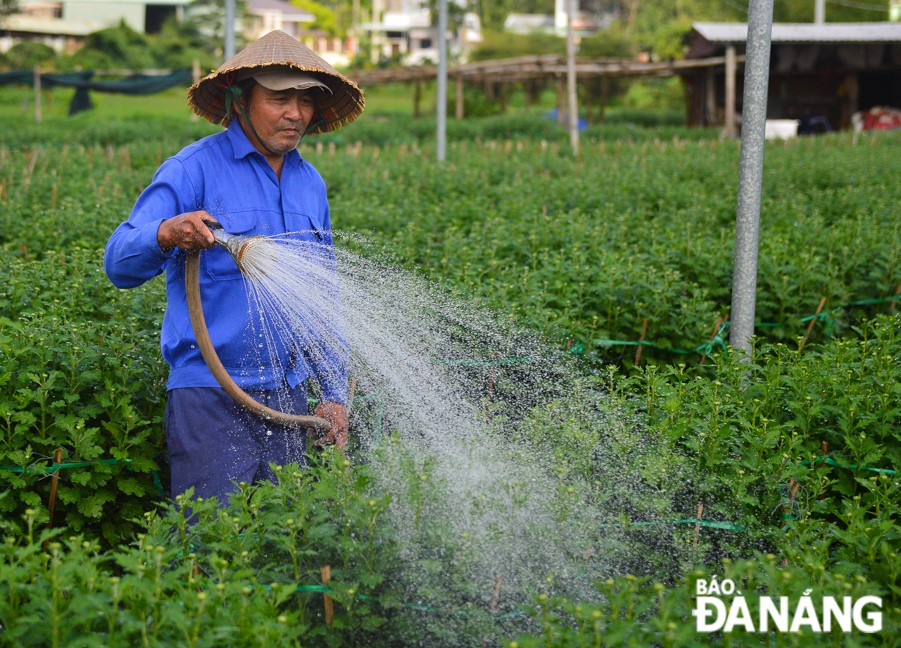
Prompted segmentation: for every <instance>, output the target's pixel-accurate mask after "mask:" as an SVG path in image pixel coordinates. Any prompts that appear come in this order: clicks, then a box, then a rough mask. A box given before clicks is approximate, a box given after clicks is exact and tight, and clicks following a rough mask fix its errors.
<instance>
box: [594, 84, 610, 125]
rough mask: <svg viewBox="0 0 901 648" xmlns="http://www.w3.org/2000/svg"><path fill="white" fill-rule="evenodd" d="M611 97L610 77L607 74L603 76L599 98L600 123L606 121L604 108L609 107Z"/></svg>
mask: <svg viewBox="0 0 901 648" xmlns="http://www.w3.org/2000/svg"><path fill="white" fill-rule="evenodd" d="M609 98H610V79H609V78H607V77H606V76H602V77H601V98H600V99H598V121H597V123H598V124H600V123H602V122H603V121H604V110H605V109H606V108H607V100H608V99H609Z"/></svg>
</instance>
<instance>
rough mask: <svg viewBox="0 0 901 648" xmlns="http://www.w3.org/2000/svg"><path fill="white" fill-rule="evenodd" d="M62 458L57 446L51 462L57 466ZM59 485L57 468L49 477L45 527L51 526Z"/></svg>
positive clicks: (45, 548)
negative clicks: (47, 516) (48, 515)
mask: <svg viewBox="0 0 901 648" xmlns="http://www.w3.org/2000/svg"><path fill="white" fill-rule="evenodd" d="M62 460H63V449H62V448H57V449H56V452H55V453H53V463H54V464H56V465H57V466H58V465H59V464H60V463H61V462H62ZM58 486H59V469H57V470H55V471H53V477H51V478H50V498H49V499H48V500H47V511H48V512H49V514H50V519H49V520H48V521H47V528H48V529H52V528H53V512H54V510H55V509H56V489H57V487H58ZM47 544H48V541H47V540H45V541H44V551H46V550H47Z"/></svg>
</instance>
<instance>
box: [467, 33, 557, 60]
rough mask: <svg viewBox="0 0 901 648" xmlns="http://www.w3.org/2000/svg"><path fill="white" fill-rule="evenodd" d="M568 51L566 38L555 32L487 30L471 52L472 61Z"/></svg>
mask: <svg viewBox="0 0 901 648" xmlns="http://www.w3.org/2000/svg"><path fill="white" fill-rule="evenodd" d="M565 52H566V41H565V39H563V38H561V37H559V36H555V35H553V34H543V33H536V34H511V33H506V32H492V31H486V32H485V33H484V34H483V39H482V42H481V43H479V44H478V46H477V47H475V48H473V50H472V52H471V53H470V60H472V61H490V60H493V59H504V58H513V57H516V56H540V55H542V54H559V55H561V56H562V55H563V54H564V53H565Z"/></svg>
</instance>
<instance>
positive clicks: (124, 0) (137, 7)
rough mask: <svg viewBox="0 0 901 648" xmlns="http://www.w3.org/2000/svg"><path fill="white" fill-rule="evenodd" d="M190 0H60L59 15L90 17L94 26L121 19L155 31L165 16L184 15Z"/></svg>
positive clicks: (109, 24)
mask: <svg viewBox="0 0 901 648" xmlns="http://www.w3.org/2000/svg"><path fill="white" fill-rule="evenodd" d="M190 2H191V0H60V3H61V4H62V18H63V19H64V20H73V21H90V22H92V23H94V24H96V25H98V27H97V29H103V28H104V27H115V26H116V25H118V24H119V23H120V22H121V21H123V20H124V21H125V24H127V25H128V26H129V27H131V28H132V29H134V30H135V31H138V32H142V33H145V34H156V33H159V31H160V30H161V29H162V27H163V23H164V22H166V20H168V19H169V18H178V19H179V20H180V19H182V18H184V15H185V7H186V6H187V5H188V4H190Z"/></svg>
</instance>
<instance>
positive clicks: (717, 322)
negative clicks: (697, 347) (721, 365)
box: [698, 317, 723, 364]
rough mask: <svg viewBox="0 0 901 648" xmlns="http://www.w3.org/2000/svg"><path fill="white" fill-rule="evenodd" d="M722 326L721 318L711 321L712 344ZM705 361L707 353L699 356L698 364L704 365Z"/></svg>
mask: <svg viewBox="0 0 901 648" xmlns="http://www.w3.org/2000/svg"><path fill="white" fill-rule="evenodd" d="M722 325H723V318H722V317H717V318H716V319H715V320H714V321H713V335H711V336H710V341H711V342H713V341H714V340H715V339H716V334H717V333H719V330H720V327H721V326H722ZM706 359H707V353H706V352H705V353H704V354H702V355H701V362H699V363H698V364H704V361H705V360H706Z"/></svg>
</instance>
